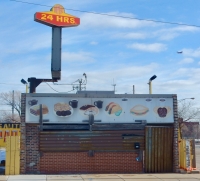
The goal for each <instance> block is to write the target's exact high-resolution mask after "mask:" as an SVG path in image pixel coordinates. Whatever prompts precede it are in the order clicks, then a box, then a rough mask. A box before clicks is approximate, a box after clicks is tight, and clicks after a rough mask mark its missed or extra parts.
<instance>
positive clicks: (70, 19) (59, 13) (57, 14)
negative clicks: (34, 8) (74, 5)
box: [34, 4, 80, 27]
mask: <svg viewBox="0 0 200 181" xmlns="http://www.w3.org/2000/svg"><path fill="white" fill-rule="evenodd" d="M34 20H35V21H37V22H39V23H42V24H45V25H48V26H57V27H72V26H78V25H79V24H80V19H79V18H77V17H75V16H72V15H70V14H67V13H65V9H64V7H63V6H61V5H59V4H56V5H54V6H53V7H52V8H51V10H50V11H47V12H37V13H35V16H34Z"/></svg>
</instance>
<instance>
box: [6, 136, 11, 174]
mask: <svg viewBox="0 0 200 181" xmlns="http://www.w3.org/2000/svg"><path fill="white" fill-rule="evenodd" d="M6 139H7V140H6V165H5V175H10V138H9V137H7V138H6Z"/></svg>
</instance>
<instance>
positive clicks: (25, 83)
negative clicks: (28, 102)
mask: <svg viewBox="0 0 200 181" xmlns="http://www.w3.org/2000/svg"><path fill="white" fill-rule="evenodd" d="M21 83H22V84H24V85H26V93H28V82H26V81H25V80H24V79H22V80H21Z"/></svg>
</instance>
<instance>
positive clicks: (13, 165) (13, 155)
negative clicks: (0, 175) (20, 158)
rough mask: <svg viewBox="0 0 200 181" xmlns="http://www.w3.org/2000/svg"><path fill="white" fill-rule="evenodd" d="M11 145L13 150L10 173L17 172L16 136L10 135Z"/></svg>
mask: <svg viewBox="0 0 200 181" xmlns="http://www.w3.org/2000/svg"><path fill="white" fill-rule="evenodd" d="M10 143H11V145H10V147H11V152H10V175H14V174H15V171H14V170H15V169H14V168H15V138H14V136H10Z"/></svg>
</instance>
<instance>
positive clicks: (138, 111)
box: [130, 105, 149, 116]
mask: <svg viewBox="0 0 200 181" xmlns="http://www.w3.org/2000/svg"><path fill="white" fill-rule="evenodd" d="M148 111H149V109H148V108H147V107H145V106H142V105H136V106H134V107H133V108H132V109H131V110H130V113H131V114H133V115H135V116H143V115H145V114H146V113H147V112H148Z"/></svg>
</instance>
